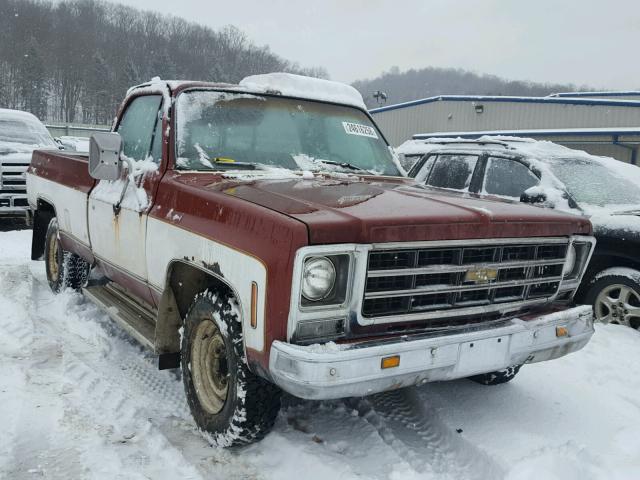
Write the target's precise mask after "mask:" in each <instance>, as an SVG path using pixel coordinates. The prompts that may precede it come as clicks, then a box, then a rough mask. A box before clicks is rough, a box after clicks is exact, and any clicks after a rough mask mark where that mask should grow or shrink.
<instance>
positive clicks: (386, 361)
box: [380, 355, 400, 370]
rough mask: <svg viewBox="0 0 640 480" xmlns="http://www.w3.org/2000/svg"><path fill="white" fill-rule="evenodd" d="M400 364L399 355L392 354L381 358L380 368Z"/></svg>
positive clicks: (393, 366)
mask: <svg viewBox="0 0 640 480" xmlns="http://www.w3.org/2000/svg"><path fill="white" fill-rule="evenodd" d="M399 365H400V355H394V356H392V357H384V358H383V359H382V362H381V365H380V368H382V369H383V370H384V369H385V368H395V367H397V366H399Z"/></svg>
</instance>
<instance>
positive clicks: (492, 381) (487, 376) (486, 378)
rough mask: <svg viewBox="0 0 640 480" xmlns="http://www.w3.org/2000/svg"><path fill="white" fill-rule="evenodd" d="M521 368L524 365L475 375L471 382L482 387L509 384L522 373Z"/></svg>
mask: <svg viewBox="0 0 640 480" xmlns="http://www.w3.org/2000/svg"><path fill="white" fill-rule="evenodd" d="M520 367H522V365H513V366H511V367H507V368H505V369H503V370H497V371H495V372H489V373H482V374H480V375H474V376H473V377H469V380H473V381H474V382H476V383H481V384H482V385H500V384H502V383H507V382H510V381H511V380H513V378H514V377H515V376H516V375H517V374H518V372H519V371H520Z"/></svg>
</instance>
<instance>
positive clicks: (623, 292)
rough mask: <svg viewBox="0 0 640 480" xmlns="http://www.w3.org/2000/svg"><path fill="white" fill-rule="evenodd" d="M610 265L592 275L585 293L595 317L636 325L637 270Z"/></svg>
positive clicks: (639, 311) (639, 320)
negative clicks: (611, 266) (593, 276)
mask: <svg viewBox="0 0 640 480" xmlns="http://www.w3.org/2000/svg"><path fill="white" fill-rule="evenodd" d="M621 270H622V269H620V268H610V269H607V270H604V271H603V272H601V273H599V274H598V275H596V277H595V279H594V281H593V283H592V285H591V287H590V288H589V291H588V292H587V295H586V301H587V303H590V304H591V305H593V314H594V316H595V319H596V320H597V321H599V322H602V323H617V324H620V325H625V326H627V327H631V328H635V329H640V272H639V271H637V270H633V269H630V268H625V269H624V272H623V271H621Z"/></svg>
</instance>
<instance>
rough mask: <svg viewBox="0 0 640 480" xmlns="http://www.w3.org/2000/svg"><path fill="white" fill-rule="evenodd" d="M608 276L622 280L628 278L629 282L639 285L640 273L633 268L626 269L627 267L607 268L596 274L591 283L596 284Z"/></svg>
mask: <svg viewBox="0 0 640 480" xmlns="http://www.w3.org/2000/svg"><path fill="white" fill-rule="evenodd" d="M609 276H617V277H624V278H628V279H630V280H633V281H634V282H638V283H640V272H639V271H638V270H635V269H633V268H627V267H611V268H607V269H605V270H603V271H601V272H600V273H598V274H597V275H596V276H595V277H594V279H593V281H592V283H593V282H597V281H598V280H600V279H601V278H603V277H609Z"/></svg>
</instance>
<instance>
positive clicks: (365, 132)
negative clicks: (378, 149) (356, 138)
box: [342, 122, 378, 138]
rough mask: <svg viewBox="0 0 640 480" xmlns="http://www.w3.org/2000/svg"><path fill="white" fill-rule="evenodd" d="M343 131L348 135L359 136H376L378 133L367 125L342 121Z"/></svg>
mask: <svg viewBox="0 0 640 480" xmlns="http://www.w3.org/2000/svg"><path fill="white" fill-rule="evenodd" d="M342 126H344V131H345V132H347V133H348V134H349V135H360V136H361V137H371V138H378V134H377V133H376V130H375V129H374V128H373V127H370V126H369V125H360V124H359V123H351V122H342Z"/></svg>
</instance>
